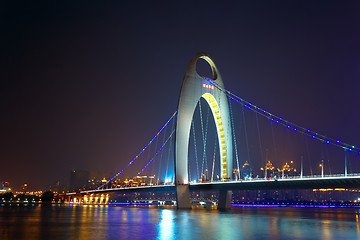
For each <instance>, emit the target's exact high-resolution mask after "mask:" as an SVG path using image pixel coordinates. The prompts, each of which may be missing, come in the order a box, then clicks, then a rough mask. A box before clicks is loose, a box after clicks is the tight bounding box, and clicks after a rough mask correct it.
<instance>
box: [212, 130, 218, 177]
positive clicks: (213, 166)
mask: <svg viewBox="0 0 360 240" xmlns="http://www.w3.org/2000/svg"><path fill="white" fill-rule="evenodd" d="M216 143H217V135H215V144H214V155H213V164H212V171H211V182H212V181H214V168H215V155H216V146H217V144H216Z"/></svg>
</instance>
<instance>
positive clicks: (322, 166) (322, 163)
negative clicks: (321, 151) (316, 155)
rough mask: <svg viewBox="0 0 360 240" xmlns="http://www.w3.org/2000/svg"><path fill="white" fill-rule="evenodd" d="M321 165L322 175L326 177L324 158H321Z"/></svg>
mask: <svg viewBox="0 0 360 240" xmlns="http://www.w3.org/2000/svg"><path fill="white" fill-rule="evenodd" d="M319 167H321V177H322V178H323V177H324V160H321V164H319Z"/></svg>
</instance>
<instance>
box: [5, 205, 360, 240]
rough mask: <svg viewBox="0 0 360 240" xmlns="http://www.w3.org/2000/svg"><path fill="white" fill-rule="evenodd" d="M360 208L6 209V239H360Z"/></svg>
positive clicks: (10, 207) (40, 207)
mask: <svg viewBox="0 0 360 240" xmlns="http://www.w3.org/2000/svg"><path fill="white" fill-rule="evenodd" d="M359 215H360V213H359V209H358V208H290V207H282V208H275V207H267V208H264V207H236V208H233V209H232V210H230V211H228V212H218V211H217V210H209V209H203V208H200V207H199V208H196V209H193V210H189V211H186V210H176V209H173V208H167V209H166V208H156V207H154V206H151V207H107V206H60V205H52V206H51V205H42V206H41V205H38V206H31V207H29V206H1V207H0V239H1V240H6V239H14V240H15V239H16V240H21V239H29V240H31V239H77V240H82V239H83V240H89V239H130V240H135V239H187V240H188V239H261V240H264V239H360V225H359Z"/></svg>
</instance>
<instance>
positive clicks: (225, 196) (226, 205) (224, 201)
mask: <svg viewBox="0 0 360 240" xmlns="http://www.w3.org/2000/svg"><path fill="white" fill-rule="evenodd" d="M231 198H232V191H231V190H220V191H219V201H218V209H219V210H220V211H225V210H228V209H230V208H231Z"/></svg>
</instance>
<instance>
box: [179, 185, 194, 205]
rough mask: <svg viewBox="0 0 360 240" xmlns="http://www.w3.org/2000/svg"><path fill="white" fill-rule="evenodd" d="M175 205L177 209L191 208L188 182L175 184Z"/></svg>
mask: <svg viewBox="0 0 360 240" xmlns="http://www.w3.org/2000/svg"><path fill="white" fill-rule="evenodd" d="M176 206H177V209H191V203H190V191H189V185H188V184H181V185H180V184H179V185H176Z"/></svg>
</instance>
